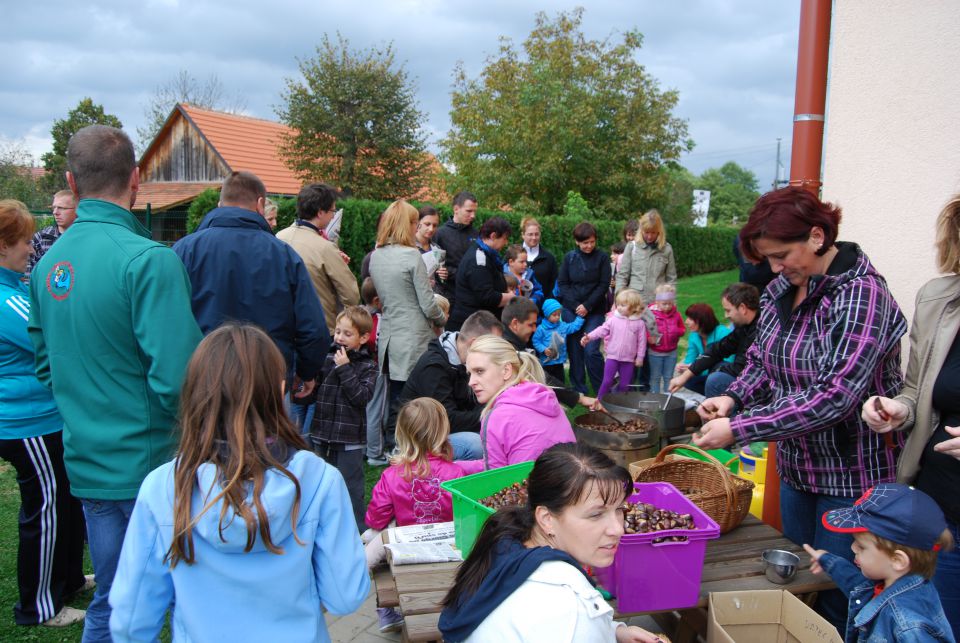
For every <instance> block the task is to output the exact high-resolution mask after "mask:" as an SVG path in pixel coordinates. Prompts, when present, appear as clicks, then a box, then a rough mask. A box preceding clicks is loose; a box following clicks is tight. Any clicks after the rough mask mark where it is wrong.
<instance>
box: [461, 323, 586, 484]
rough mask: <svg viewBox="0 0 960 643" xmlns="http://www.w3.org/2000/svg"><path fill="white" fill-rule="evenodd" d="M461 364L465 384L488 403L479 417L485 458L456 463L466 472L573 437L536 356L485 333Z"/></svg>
mask: <svg viewBox="0 0 960 643" xmlns="http://www.w3.org/2000/svg"><path fill="white" fill-rule="evenodd" d="M466 366H467V372H469V373H470V388H471V389H473V392H474V394H475V395H476V396H477V401H478V402H480V403H481V404H486V405H487V406H486V408H485V409H484V411H483V416H482V419H481V422H480V438H481V440H482V441H483V456H484V457H483V460H470V461H465V462H458V464H459V465H460V466H461V467H462V468H463V469H464V471H465V472H466V473H468V474H469V473H476V472H477V471H483V470H485V469H496V468H497V467H505V466H507V465H508V464H516V463H518V462H526V461H528V460H536V459H537V457H538V456H539V455H540V454H541V453H542V452H543V451H544V450H546V449H547V448H548V447H551V446H553V445H554V444H558V443H560V442H576V441H577V440H576V437H574V435H573V429H572V428H571V426H570V420H568V419H567V416H566V414H565V413H564V412H563V409H562V408H561V406H560V403H559V402H558V401H557V396H556V394H554V392H553V390H552V389H551V388H549V387H547V386H546V385H545V384H544V383H543V382H544V376H543V368H541V366H540V362H538V361H537V358H536V357H534V356H533V355H531V354H529V353H526V352H517V350H516V349H514V348H513V346H512V345H511V344H510V343H509V342H508V341H506V340H505V339H502V338H500V337H494V336H493V335H484V336H482V337H479V338H477V339H476V340H475V341H474V342H473V344H472V345H471V346H470V351H469V353H467V362H466Z"/></svg>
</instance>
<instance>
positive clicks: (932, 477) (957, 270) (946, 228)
mask: <svg viewBox="0 0 960 643" xmlns="http://www.w3.org/2000/svg"><path fill="white" fill-rule="evenodd" d="M937 261H938V264H939V265H938V267H939V268H940V271H941V272H946V273H951V274H950V275H949V276H946V277H939V278H937V279H934V280H932V281H929V282H927V283H926V284H925V285H924V286H923V288H921V289H920V292H919V293H918V294H917V305H916V310H915V312H914V315H913V325H912V326H911V328H910V361H909V363H908V364H907V376H906V382H905V384H904V387H903V390H901V391H900V395H898V396H896V397H895V398H892V399H891V398H889V397H883V396H879V397H871V398H870V399H868V400H867V402H866V403H865V404H864V405H863V409H862V411H861V414H862V417H863V420H864V421H865V422H866V423H867V425H868V426H869V427H870V428H871V429H873V430H874V431H877V432H878V433H887V432H888V431H903V432H905V433H907V434H908V436H909V437H908V438H907V443H906V445H905V446H904V450H903V455H901V456H900V461H899V463H898V468H897V480H898V481H900V482H903V483H907V484H913V485H914V486H916V487H917V488H918V489H920V490H922V491H925V492H926V493H927V494H928V495H929V496H930V497H932V498H933V499H934V500H936V501H937V504H939V505H940V508H941V509H942V510H943V513H944V515H945V516H946V518H947V523H948V525H949V527H950V531H951V532H953V539H954V542H958V543H960V530H958V526H960V495H958V494H957V491H958V490H960V306H958V304H960V194H957V195H955V196H954V197H953V198H952V199H950V202H949V203H947V205H946V206H945V207H944V208H943V210H942V211H941V212H940V217H939V218H938V219H937ZM933 584H934V585H935V586H936V588H937V591H938V592H939V593H940V602H941V603H942V604H943V611H944V613H945V614H946V615H947V620H948V621H950V626H951V628H952V629H953V635H954V637H955V638H960V549H957V548H954V549H953V550H952V551H949V552H943V551H942V552H940V555H939V560H938V561H937V572H936V574H935V575H934V577H933Z"/></svg>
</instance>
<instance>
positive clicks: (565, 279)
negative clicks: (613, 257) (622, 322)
mask: <svg viewBox="0 0 960 643" xmlns="http://www.w3.org/2000/svg"><path fill="white" fill-rule="evenodd" d="M558 283H559V284H560V303H561V304H563V307H564V308H566V309H567V310H569V311H570V312H574V311H575V310H576V309H577V306H579V305H580V304H583V307H584V308H586V309H587V313H600V314H602V313H605V312H606V307H607V299H606V295H607V290H608V289H609V288H610V257H609V255H607V253H606V252H604V251H603V250H594V251H593V252H591V253H590V254H584V253H582V252H580V250H579V249H578V250H571V251H570V252H568V253H567V255H566V256H565V257H564V258H563V264H562V265H561V266H560V277H559V279H558Z"/></svg>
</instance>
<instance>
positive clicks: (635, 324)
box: [580, 288, 647, 400]
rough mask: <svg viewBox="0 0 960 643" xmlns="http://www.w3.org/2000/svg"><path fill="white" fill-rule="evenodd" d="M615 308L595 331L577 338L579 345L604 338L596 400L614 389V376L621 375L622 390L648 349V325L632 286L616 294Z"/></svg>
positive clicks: (641, 362)
mask: <svg viewBox="0 0 960 643" xmlns="http://www.w3.org/2000/svg"><path fill="white" fill-rule="evenodd" d="M614 307H615V308H614V311H613V312H612V313H610V314H609V315H607V321H605V322H603V325H602V326H600V327H599V328H597V329H596V330H594V331H592V332H590V333H587V334H586V335H584V336H583V337H582V338H581V339H580V345H581V346H586V345H587V344H588V343H589V342H592V341H596V340H598V339H601V338H603V339H604V348H605V349H606V352H607V359H606V360H605V361H604V363H603V382H602V383H601V384H600V390H599V391H597V399H598V400H599V399H602V398H603V396H604V395H606V394H607V393H609V392H610V389H612V388H613V379H614V378H615V377H616V376H617V374H618V373H619V374H620V382H619V383H618V384H617V391H619V392H620V393H625V392H626V390H627V387H628V386H630V382H631V380H633V369H634V367H636V368H640V367H641V366H643V356H644V354H645V353H646V352H647V325H646V324H645V323H644V321H643V318H642V317H641V316H640V315H641V313H643V298H642V297H641V296H640V293H639V292H638V291H636V290H633V289H632V288H625V289H623V290H621V291H620V292H618V293H617V298H616V299H615V300H614Z"/></svg>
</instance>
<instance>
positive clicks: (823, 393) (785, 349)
mask: <svg viewBox="0 0 960 643" xmlns="http://www.w3.org/2000/svg"><path fill="white" fill-rule="evenodd" d="M839 223H840V209H839V208H837V207H834V206H832V205H830V204H829V203H822V202H820V201H819V200H818V199H817V198H816V197H815V196H814V195H812V194H811V193H809V192H807V191H806V190H804V189H801V188H796V187H789V188H784V189H782V190H777V191H775V192H770V193H768V194H765V195H764V196H762V197H761V198H760V199H759V200H758V201H757V203H756V205H755V206H754V208H753V210H752V211H751V213H750V219H749V221H748V222H747V224H746V225H745V226H744V227H743V229H742V230H741V231H740V242H741V249H742V251H743V253H744V255H745V256H746V257H747V258H749V259H750V260H751V261H759V260H761V259H764V258H766V259H768V260H769V261H770V265H771V267H772V268H773V271H774V272H775V273H778V277H777V279H775V280H774V281H772V282H771V283H770V284H769V285H768V286H767V288H766V290H765V292H764V294H763V296H762V298H761V302H760V320H759V323H758V327H757V338H756V340H755V342H754V344H753V346H752V347H751V348H750V350H749V351H748V353H747V366H746V368H745V369H744V371H743V372H742V373H741V374H740V376H739V377H738V378H737V380H736V381H735V382H734V383H733V384H731V385H730V387H729V388H728V389H727V391H726V393H725V394H724V395H722V396H719V397H713V398H709V399H707V400H705V401H704V402H703V404H702V405H701V408H700V414H701V416H702V417H703V418H704V420H705V421H707V422H706V424H705V425H704V426H703V429H702V434H703V436H702V437H700V438H697V439H695V442H696V443H697V445H698V446H701V447H703V448H708V449H714V448H718V447H724V446H728V445H730V444H732V443H733V442H739V443H741V444H746V443H748V442H753V441H755V440H776V441H777V442H778V450H777V469H778V472H779V474H780V479H781V482H782V484H781V492H780V509H781V515H782V518H783V531H784V535H786V536H787V537H788V538H790V539H791V540H793V541H794V542H797V543H813V544H814V547H815V548H816V549H826V550H828V551H832V552H837V553H840V552H846V554H847V555H849V557H850V558H851V559H852V552H851V551H850V536H849V535H846V534H837V533H833V532H830V531H828V530H826V529H825V528H824V527H823V526H822V524H821V523H820V516H822V515H823V514H824V512H825V511H827V510H829V509H834V508H837V507H843V506H849V505H852V504H853V502H854V500H856V499H857V498H859V497H860V496H861V495H862V494H863V493H864V492H865V491H866V490H867V489H869V488H870V487H872V486H873V485H875V484H877V483H880V482H892V481H893V480H894V478H895V474H896V461H897V456H898V455H899V453H900V449H901V447H902V438H899V437H898V438H896V439H895V440H891V441H885V440H884V438H882V437H881V436H880V435H878V434H876V433H874V432H872V431H871V430H870V429H869V428H868V427H867V426H866V424H865V423H864V422H863V420H861V418H860V413H859V409H860V406H861V405H862V404H863V402H864V400H866V399H867V398H868V397H869V396H871V395H884V396H892V395H894V394H896V392H897V391H899V390H900V387H901V386H902V383H903V377H902V374H901V370H900V339H901V337H902V336H903V335H904V333H905V332H906V329H907V324H906V320H905V319H904V317H903V314H902V313H901V312H900V307H899V306H898V305H897V303H896V301H894V299H893V296H892V295H891V294H890V291H889V290H888V288H887V284H886V281H885V280H884V279H883V277H882V276H880V274H879V273H878V272H877V271H876V269H875V268H874V267H873V265H872V264H871V263H870V260H869V259H867V257H866V255H865V254H864V253H863V251H862V250H861V249H860V248H859V246H857V245H856V244H854V243H847V242H837V241H836V238H837V229H838V227H839ZM834 593H835V592H824V593H823V595H822V596H821V600H820V604H821V607H822V610H821V611H822V612H823V613H824V616H826V617H827V618H828V619H829V620H830V621H831V622H833V623H834V624H835V625H837V626H838V628H841V627H843V626H844V624H845V617H846V601H845V599H844V598H843V596H842V595H838V596H831V595H832V594H834Z"/></svg>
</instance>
